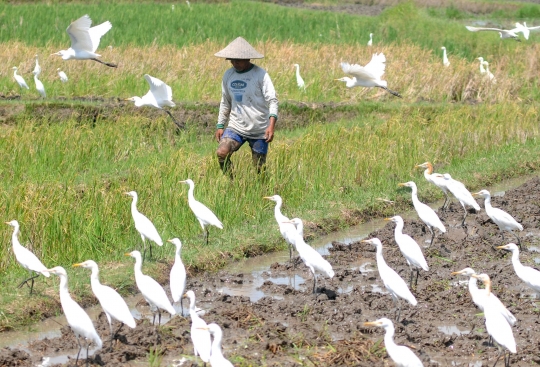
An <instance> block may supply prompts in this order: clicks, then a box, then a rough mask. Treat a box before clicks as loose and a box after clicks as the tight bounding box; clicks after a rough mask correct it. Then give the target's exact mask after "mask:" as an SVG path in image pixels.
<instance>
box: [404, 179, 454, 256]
mask: <svg viewBox="0 0 540 367" xmlns="http://www.w3.org/2000/svg"><path fill="white" fill-rule="evenodd" d="M398 186H405V187H410V188H411V190H412V191H411V196H412V202H413V206H414V209H415V210H416V213H417V214H418V217H419V218H420V219H421V220H422V222H424V223H425V224H426V226H427V227H428V229H429V231H430V232H431V242H430V243H429V246H431V245H433V240H434V239H435V228H437V229H438V230H439V231H441V232H442V233H446V228H445V227H444V225H443V224H442V222H441V220H440V219H439V216H438V215H437V213H435V211H434V210H433V209H431V208H430V207H429V206H427V205H426V204H424V203H422V202H420V200H418V194H417V193H418V189H417V188H416V184H415V183H414V182H413V181H409V182H405V183H400V184H398Z"/></svg>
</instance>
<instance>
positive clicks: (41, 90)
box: [33, 71, 47, 98]
mask: <svg viewBox="0 0 540 367" xmlns="http://www.w3.org/2000/svg"><path fill="white" fill-rule="evenodd" d="M33 73H34V82H35V83H36V89H37V91H38V92H39V94H40V95H41V97H43V98H46V97H47V93H45V87H44V86H43V83H42V82H41V80H39V79H38V74H36V72H35V71H34V72H33Z"/></svg>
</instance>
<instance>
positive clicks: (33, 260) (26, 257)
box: [6, 220, 50, 294]
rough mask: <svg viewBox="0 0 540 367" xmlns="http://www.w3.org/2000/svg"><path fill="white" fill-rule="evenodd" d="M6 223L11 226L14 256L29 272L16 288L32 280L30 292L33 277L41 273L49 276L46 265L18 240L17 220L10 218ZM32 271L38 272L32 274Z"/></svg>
mask: <svg viewBox="0 0 540 367" xmlns="http://www.w3.org/2000/svg"><path fill="white" fill-rule="evenodd" d="M6 224H8V225H10V226H12V227H13V234H12V235H11V243H12V245H13V253H14V254H15V258H16V259H17V262H18V263H19V264H21V266H22V267H23V268H25V269H26V270H28V272H29V273H30V277H29V278H28V279H25V280H24V281H23V282H22V283H21V284H19V286H18V288H21V287H22V286H23V285H25V284H26V285H28V282H29V281H32V284H31V285H30V294H32V291H33V290H34V279H36V278H37V277H38V276H39V274H43V275H44V276H46V277H47V278H48V277H49V276H50V275H49V272H48V271H47V267H46V266H45V265H43V264H42V263H41V261H39V259H38V258H37V256H36V255H34V254H33V253H32V252H31V251H30V250H28V249H27V248H26V247H24V246H22V245H21V243H20V242H19V222H17V221H16V220H12V221H11V222H6ZM32 272H36V273H38V274H36V275H32Z"/></svg>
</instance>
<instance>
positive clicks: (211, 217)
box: [180, 178, 223, 245]
mask: <svg viewBox="0 0 540 367" xmlns="http://www.w3.org/2000/svg"><path fill="white" fill-rule="evenodd" d="M180 182H181V183H183V184H186V185H189V191H188V204H189V208H190V209H191V211H192V212H193V214H195V217H197V220H198V221H199V223H200V224H201V227H202V229H203V231H204V234H205V238H206V244H207V245H208V229H207V228H206V226H207V225H212V226H215V227H218V228H219V229H223V223H221V222H220V220H219V219H218V218H217V217H216V215H215V214H214V213H213V212H212V211H211V210H210V209H208V208H207V207H206V205H204V204H203V203H201V202H199V201H197V200H195V197H194V196H193V191H194V190H195V184H194V183H193V180H191V179H189V178H188V179H187V180H184V181H180Z"/></svg>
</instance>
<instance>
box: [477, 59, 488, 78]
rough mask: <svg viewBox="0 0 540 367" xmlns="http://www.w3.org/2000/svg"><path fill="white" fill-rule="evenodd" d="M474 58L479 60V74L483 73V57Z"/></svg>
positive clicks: (484, 71) (484, 70)
mask: <svg viewBox="0 0 540 367" xmlns="http://www.w3.org/2000/svg"><path fill="white" fill-rule="evenodd" d="M476 60H478V61H480V74H485V73H486V69H485V68H484V58H483V57H477V58H476Z"/></svg>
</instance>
